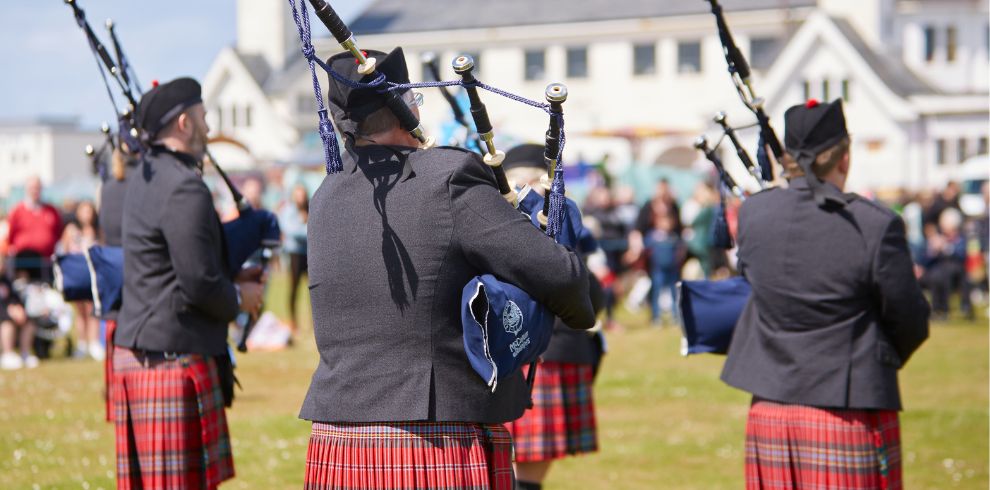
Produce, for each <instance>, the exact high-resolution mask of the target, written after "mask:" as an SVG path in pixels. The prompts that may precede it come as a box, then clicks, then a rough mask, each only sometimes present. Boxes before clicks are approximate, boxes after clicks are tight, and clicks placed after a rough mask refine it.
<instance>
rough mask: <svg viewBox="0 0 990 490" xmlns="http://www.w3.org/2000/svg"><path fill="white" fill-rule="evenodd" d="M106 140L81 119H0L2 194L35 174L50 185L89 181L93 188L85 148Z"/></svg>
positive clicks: (90, 166)
mask: <svg viewBox="0 0 990 490" xmlns="http://www.w3.org/2000/svg"><path fill="white" fill-rule="evenodd" d="M102 140H103V135H102V134H101V133H100V132H99V131H91V130H84V129H81V128H80V127H79V121H78V120H77V119H43V118H42V119H38V120H34V121H6V122H0V195H3V196H6V195H7V194H8V193H9V192H10V190H11V188H12V187H16V186H20V185H22V184H23V183H24V181H25V180H27V178H28V177H30V176H32V175H37V176H39V177H41V181H42V182H43V183H44V184H45V185H46V186H51V185H53V184H55V185H70V184H71V183H73V182H82V181H85V182H86V183H87V184H89V186H90V187H92V180H93V165H92V162H91V160H90V158H89V157H88V156H86V153H85V148H86V145H93V146H99V145H100V143H101V141H102Z"/></svg>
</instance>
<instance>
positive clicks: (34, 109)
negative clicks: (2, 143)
mask: <svg viewBox="0 0 990 490" xmlns="http://www.w3.org/2000/svg"><path fill="white" fill-rule="evenodd" d="M254 1H259V0H254ZM304 1H305V0H304ZM78 2H79V5H80V6H81V7H82V8H83V10H85V12H86V17H87V19H89V22H90V25H92V26H93V30H94V31H95V32H96V34H97V36H99V37H100V39H101V40H103V42H104V44H106V45H107V46H108V49H111V48H110V47H109V42H110V41H109V38H108V36H107V35H106V29H105V28H104V21H105V20H106V19H107V18H108V17H109V18H112V19H113V21H114V23H115V24H116V28H115V30H116V32H117V36H118V37H119V38H120V41H121V43H122V44H123V46H124V52H125V53H126V54H127V56H128V58H129V59H130V62H131V64H132V65H133V67H134V69H135V70H136V71H137V75H138V79H139V80H140V81H141V84H142V86H143V87H144V88H145V89H147V87H148V86H149V85H150V83H151V80H152V79H158V80H169V79H172V78H175V77H178V76H183V75H190V76H193V77H196V78H202V77H203V76H204V75H205V74H206V71H207V69H209V66H210V63H211V62H212V61H213V58H214V57H215V56H216V54H217V52H219V51H220V49H221V48H222V47H224V46H229V45H233V44H234V42H235V37H236V34H235V33H236V19H235V9H234V6H235V4H236V2H235V0H167V1H152V0H129V1H128V0H78ZM3 3H4V6H3V8H2V13H0V60H3V75H2V76H0V120H30V119H35V118H38V117H42V116H59V117H64V116H79V117H80V118H81V120H82V122H83V124H84V125H85V126H89V127H97V126H98V125H99V123H100V121H104V120H112V119H113V117H114V113H113V109H112V108H111V105H110V102H109V99H108V98H107V95H106V90H105V89H104V88H103V82H102V81H101V80H100V75H99V72H98V71H97V68H96V63H95V61H94V60H93V56H92V55H91V54H90V51H89V47H88V46H87V44H86V37H85V35H84V34H83V32H82V30H80V29H79V28H78V27H77V26H76V22H75V18H74V17H73V16H72V10H71V9H70V8H69V7H68V6H67V5H65V4H64V3H63V2H62V0H4V2H3ZM283 3H285V5H286V7H285V8H286V9H288V8H289V7H288V3H287V2H284V0H283ZM368 3H369V0H343V1H337V2H334V4H335V5H334V6H335V8H336V9H337V11H338V12H339V13H340V14H341V17H343V18H344V19H345V20H348V19H351V18H353V17H354V16H356V15H357V13H358V12H360V10H361V9H362V8H363V7H364V6H365V5H367V4H368ZM313 32H314V36H325V35H326V30H325V29H324V28H323V27H322V25H321V24H319V22H316V23H315V24H314V25H313ZM111 53H112V49H111ZM111 83H112V81H111ZM114 95H115V96H118V93H115V94H114ZM120 98H121V97H118V99H120Z"/></svg>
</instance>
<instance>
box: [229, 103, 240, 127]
mask: <svg viewBox="0 0 990 490" xmlns="http://www.w3.org/2000/svg"><path fill="white" fill-rule="evenodd" d="M238 125H239V123H238V121H237V106H236V105H232V106H230V127H232V128H236V127H237V126H238Z"/></svg>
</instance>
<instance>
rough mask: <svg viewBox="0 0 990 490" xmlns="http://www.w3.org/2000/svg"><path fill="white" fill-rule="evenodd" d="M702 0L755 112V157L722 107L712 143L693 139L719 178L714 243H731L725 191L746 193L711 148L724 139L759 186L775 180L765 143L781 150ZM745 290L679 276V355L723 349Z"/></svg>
mask: <svg viewBox="0 0 990 490" xmlns="http://www.w3.org/2000/svg"><path fill="white" fill-rule="evenodd" d="M705 1H706V2H708V3H709V5H710V6H711V12H712V15H714V16H715V24H716V27H717V29H718V37H719V41H720V42H721V44H722V52H723V54H724V55H725V62H726V65H727V66H728V71H729V76H730V78H731V79H732V84H733V86H734V87H735V89H736V92H737V93H738V94H739V98H740V99H741V100H742V102H743V104H744V105H745V106H746V108H747V109H749V110H750V112H752V113H753V115H754V116H755V117H756V123H755V124H753V125H751V126H746V128H748V127H752V126H758V127H759V133H760V137H759V144H758V147H757V150H756V160H755V161H754V160H753V158H751V157H750V154H749V153H748V152H747V151H746V148H745V147H744V146H743V145H742V143H741V142H740V141H739V137H738V136H737V134H736V131H737V130H738V129H744V128H734V127H732V126H730V125H729V121H728V118H727V117H726V115H725V113H724V112H719V113H717V114H716V115H715V117H714V118H713V121H714V122H715V123H716V124H717V125H718V126H719V127H720V128H721V130H722V137H721V138H719V140H718V141H717V142H716V143H715V145H714V146H709V142H708V138H706V137H705V136H700V137H699V138H698V139H697V141H696V142H695V148H697V149H698V150H699V151H701V152H702V153H703V154H704V155H705V158H707V159H708V160H709V161H710V162H711V163H712V165H713V166H714V167H715V170H716V173H717V175H718V178H719V182H720V184H719V196H720V206H719V210H718V212H717V213H716V219H715V226H714V229H713V233H714V237H713V238H714V240H713V242H714V244H715V246H716V247H718V248H723V249H730V248H732V247H733V246H734V244H733V241H732V236H731V234H730V232H729V228H728V223H727V222H726V218H725V207H726V199H727V197H728V196H727V195H732V196H735V197H736V198H737V199H740V200H742V199H745V198H746V193H745V191H744V190H743V187H742V186H740V185H739V184H738V183H737V182H736V181H735V179H733V177H732V176H731V175H730V174H729V172H728V171H727V170H726V169H725V166H724V165H723V162H722V160H721V158H720V157H719V156H718V153H717V152H716V150H717V149H718V147H719V145H720V144H721V142H722V141H724V140H725V139H728V140H729V142H730V143H731V144H732V146H733V148H734V149H735V152H736V156H737V157H738V158H739V160H740V162H742V164H743V166H744V167H745V168H746V170H747V171H748V173H749V176H750V177H751V178H752V179H753V180H755V181H756V183H757V184H758V185H759V187H760V188H761V189H765V188H767V187H769V186H770V183H771V182H772V181H773V180H774V169H773V164H772V163H771V161H770V156H769V155H768V154H767V148H769V149H770V153H771V154H772V155H773V158H774V159H775V160H776V161H777V162H778V163H779V162H782V161H783V160H784V158H786V155H785V153H784V147H783V145H782V144H781V143H780V139H778V138H777V133H776V132H775V131H774V129H773V126H771V125H770V118H769V117H768V116H767V114H766V112H765V111H764V109H763V107H764V100H763V99H762V98H760V97H758V96H757V95H756V92H755V91H754V89H753V85H752V80H751V72H750V68H749V63H748V62H747V61H746V58H745V57H744V56H743V54H742V51H740V49H739V47H738V46H737V45H736V42H735V39H733V37H732V33H731V32H730V31H729V25H728V23H726V20H725V14H724V13H723V11H722V6H721V5H719V3H718V0H705ZM750 293H751V289H750V285H749V283H748V282H747V281H746V279H745V278H744V277H734V278H731V279H727V280H723V281H681V283H680V284H679V285H678V301H677V302H678V308H679V309H680V310H681V315H680V316H681V326H682V329H683V339H682V348H681V353H682V354H684V355H688V354H698V353H703V352H710V353H718V354H724V353H726V352H727V351H728V348H729V343H730V342H731V340H732V330H733V329H734V328H735V324H736V321H737V320H738V319H739V316H740V315H741V314H742V310H743V308H744V307H745V305H746V302H747V301H748V300H749V296H750Z"/></svg>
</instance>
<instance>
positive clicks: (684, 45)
mask: <svg viewBox="0 0 990 490" xmlns="http://www.w3.org/2000/svg"><path fill="white" fill-rule="evenodd" d="M677 71H678V73H700V72H701V42H700V41H682V42H679V43H677Z"/></svg>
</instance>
